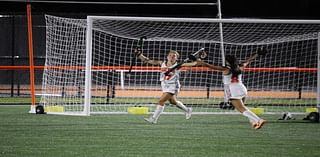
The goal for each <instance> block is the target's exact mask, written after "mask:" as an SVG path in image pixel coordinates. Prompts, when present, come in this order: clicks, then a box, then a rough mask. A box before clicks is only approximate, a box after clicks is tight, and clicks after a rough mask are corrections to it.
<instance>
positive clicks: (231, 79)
mask: <svg viewBox="0 0 320 157" xmlns="http://www.w3.org/2000/svg"><path fill="white" fill-rule="evenodd" d="M223 83H224V87H225V92H226V96H227V98H228V99H242V98H243V97H245V96H247V94H248V92H247V88H246V87H245V86H244V84H243V83H242V75H241V74H239V75H237V76H232V73H231V72H230V74H228V75H223Z"/></svg>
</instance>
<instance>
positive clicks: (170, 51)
mask: <svg viewBox="0 0 320 157" xmlns="http://www.w3.org/2000/svg"><path fill="white" fill-rule="evenodd" d="M169 53H174V54H176V55H177V58H179V56H180V54H179V52H178V51H175V50H169V52H168V54H169Z"/></svg>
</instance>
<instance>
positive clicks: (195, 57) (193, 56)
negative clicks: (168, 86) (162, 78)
mask: <svg viewBox="0 0 320 157" xmlns="http://www.w3.org/2000/svg"><path fill="white" fill-rule="evenodd" d="M200 52H201V53H204V48H201V49H199V50H198V51H197V52H195V53H193V54H191V55H189V56H188V58H186V59H185V60H183V62H181V63H178V64H177V65H176V66H174V67H172V68H171V69H169V70H168V71H166V72H165V73H164V74H165V75H166V76H167V75H169V74H170V73H171V72H172V71H174V70H175V69H179V68H181V66H182V64H184V63H186V62H188V61H190V60H191V61H196V60H197V56H198V55H199V54H200ZM200 57H201V55H200ZM201 58H202V57H201ZM204 58H205V57H204Z"/></svg>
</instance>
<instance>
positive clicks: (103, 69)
mask: <svg viewBox="0 0 320 157" xmlns="http://www.w3.org/2000/svg"><path fill="white" fill-rule="evenodd" d="M150 19H151V20H148V18H141V19H139V18H132V19H130V18H124V19H120V18H119V19H117V18H107V17H101V18H93V19H92V20H93V23H92V26H93V28H92V72H91V74H92V78H91V108H90V112H91V113H126V112H127V109H128V107H132V106H147V107H149V108H150V110H151V111H152V110H153V109H152V108H153V107H154V104H156V103H157V101H158V100H157V99H158V98H159V97H160V95H161V90H160V82H159V67H156V66H150V65H145V64H143V62H141V61H140V60H138V59H137V60H136V59H132V58H133V57H134V54H133V49H134V48H135V46H136V45H137V41H138V40H139V38H140V37H142V36H147V37H148V39H147V40H145V42H144V44H143V52H144V55H145V56H148V57H149V58H151V59H157V60H165V58H166V55H167V52H168V51H169V50H170V49H172V50H177V51H178V52H180V60H183V59H185V58H187V56H188V55H189V54H191V53H193V52H195V51H197V50H198V49H200V48H202V47H203V48H205V50H206V51H207V52H208V57H207V58H206V59H204V60H206V61H207V62H209V63H212V64H216V65H222V56H221V52H220V34H219V24H218V23H217V22H214V21H209V22H204V21H198V20H193V19H183V20H181V19H179V20H176V21H174V20H166V19H161V20H159V19H157V20H154V18H150ZM46 21H47V59H46V66H47V67H52V66H58V67H59V68H47V69H46V70H45V72H44V81H43V91H44V94H45V95H43V96H42V99H41V102H42V103H43V104H45V106H53V105H58V106H59V105H60V106H61V105H62V106H64V110H65V112H82V111H83V109H84V107H83V106H84V93H85V91H84V89H85V88H84V84H85V77H86V76H85V69H84V66H85V60H86V52H85V51H86V41H85V39H86V26H87V24H86V20H83V19H67V18H61V17H54V16H46ZM319 30H320V28H319V24H307V23H304V24H293V23H287V24H281V23H223V36H224V48H225V53H226V54H233V55H236V56H237V57H238V58H240V60H244V59H245V58H246V57H249V56H250V55H251V54H252V53H253V52H255V51H256V50H257V48H258V47H259V46H265V47H267V48H268V49H269V52H270V53H269V54H268V55H267V56H265V57H259V58H257V59H256V60H255V62H253V63H251V65H250V66H249V68H248V69H246V71H245V73H244V84H245V85H246V86H247V88H248V90H249V96H248V98H247V101H246V103H247V105H248V106H249V107H253V106H254V107H263V108H264V109H265V111H266V112H273V113H277V112H287V111H290V112H304V109H305V108H306V107H314V106H316V103H317V102H316V97H317V70H316V69H317V64H318V60H317V56H318V48H317V44H318V43H317V42H318V34H317V33H318V31H319ZM131 64H133V68H132V72H131V73H129V72H128V70H129V68H130V65H131ZM180 81H181V84H182V88H181V92H180V93H179V95H178V99H180V100H181V101H182V102H183V103H184V104H186V105H187V106H191V107H193V111H194V112H195V113H222V112H228V113H230V112H234V111H233V110H224V109H221V105H220V103H221V102H223V84H222V74H221V73H220V72H216V71H210V70H207V69H203V68H199V67H192V68H184V69H182V73H181V79H180ZM169 106H170V105H169ZM166 112H171V113H172V112H180V111H179V109H176V108H175V107H168V108H166ZM181 113H182V112H181Z"/></svg>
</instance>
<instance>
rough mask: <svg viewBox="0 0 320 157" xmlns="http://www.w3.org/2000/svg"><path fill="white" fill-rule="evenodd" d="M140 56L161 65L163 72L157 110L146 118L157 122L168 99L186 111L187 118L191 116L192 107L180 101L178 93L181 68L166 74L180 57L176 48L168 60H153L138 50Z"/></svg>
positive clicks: (187, 64) (191, 64) (171, 51)
mask: <svg viewBox="0 0 320 157" xmlns="http://www.w3.org/2000/svg"><path fill="white" fill-rule="evenodd" d="M137 54H138V57H139V58H140V59H141V60H142V61H143V62H145V63H148V64H152V65H159V66H161V74H160V81H161V88H162V92H163V93H162V95H161V97H160V99H159V102H158V105H157V106H156V110H155V111H154V114H153V115H152V116H150V117H149V118H145V120H146V121H147V122H150V123H152V124H155V123H157V121H158V119H159V117H160V114H161V113H162V112H163V110H164V107H165V106H164V105H165V102H166V101H169V102H170V104H173V105H176V106H177V107H178V108H180V109H182V110H183V111H184V112H185V116H186V119H190V118H191V113H192V108H188V107H186V106H185V105H184V104H183V103H182V102H181V101H178V100H177V98H176V95H177V94H178V92H179V91H180V82H179V78H180V70H179V69H175V70H173V71H172V72H170V73H169V74H167V75H166V74H165V73H166V72H167V71H168V70H169V69H170V68H173V67H174V66H176V65H177V64H178V63H177V60H178V58H179V53H178V52H177V51H174V50H170V51H169V53H168V56H167V61H159V60H151V59H149V58H148V57H146V56H144V55H143V54H142V52H137ZM195 65H196V62H192V63H184V64H182V65H181V66H182V67H185V66H195Z"/></svg>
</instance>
